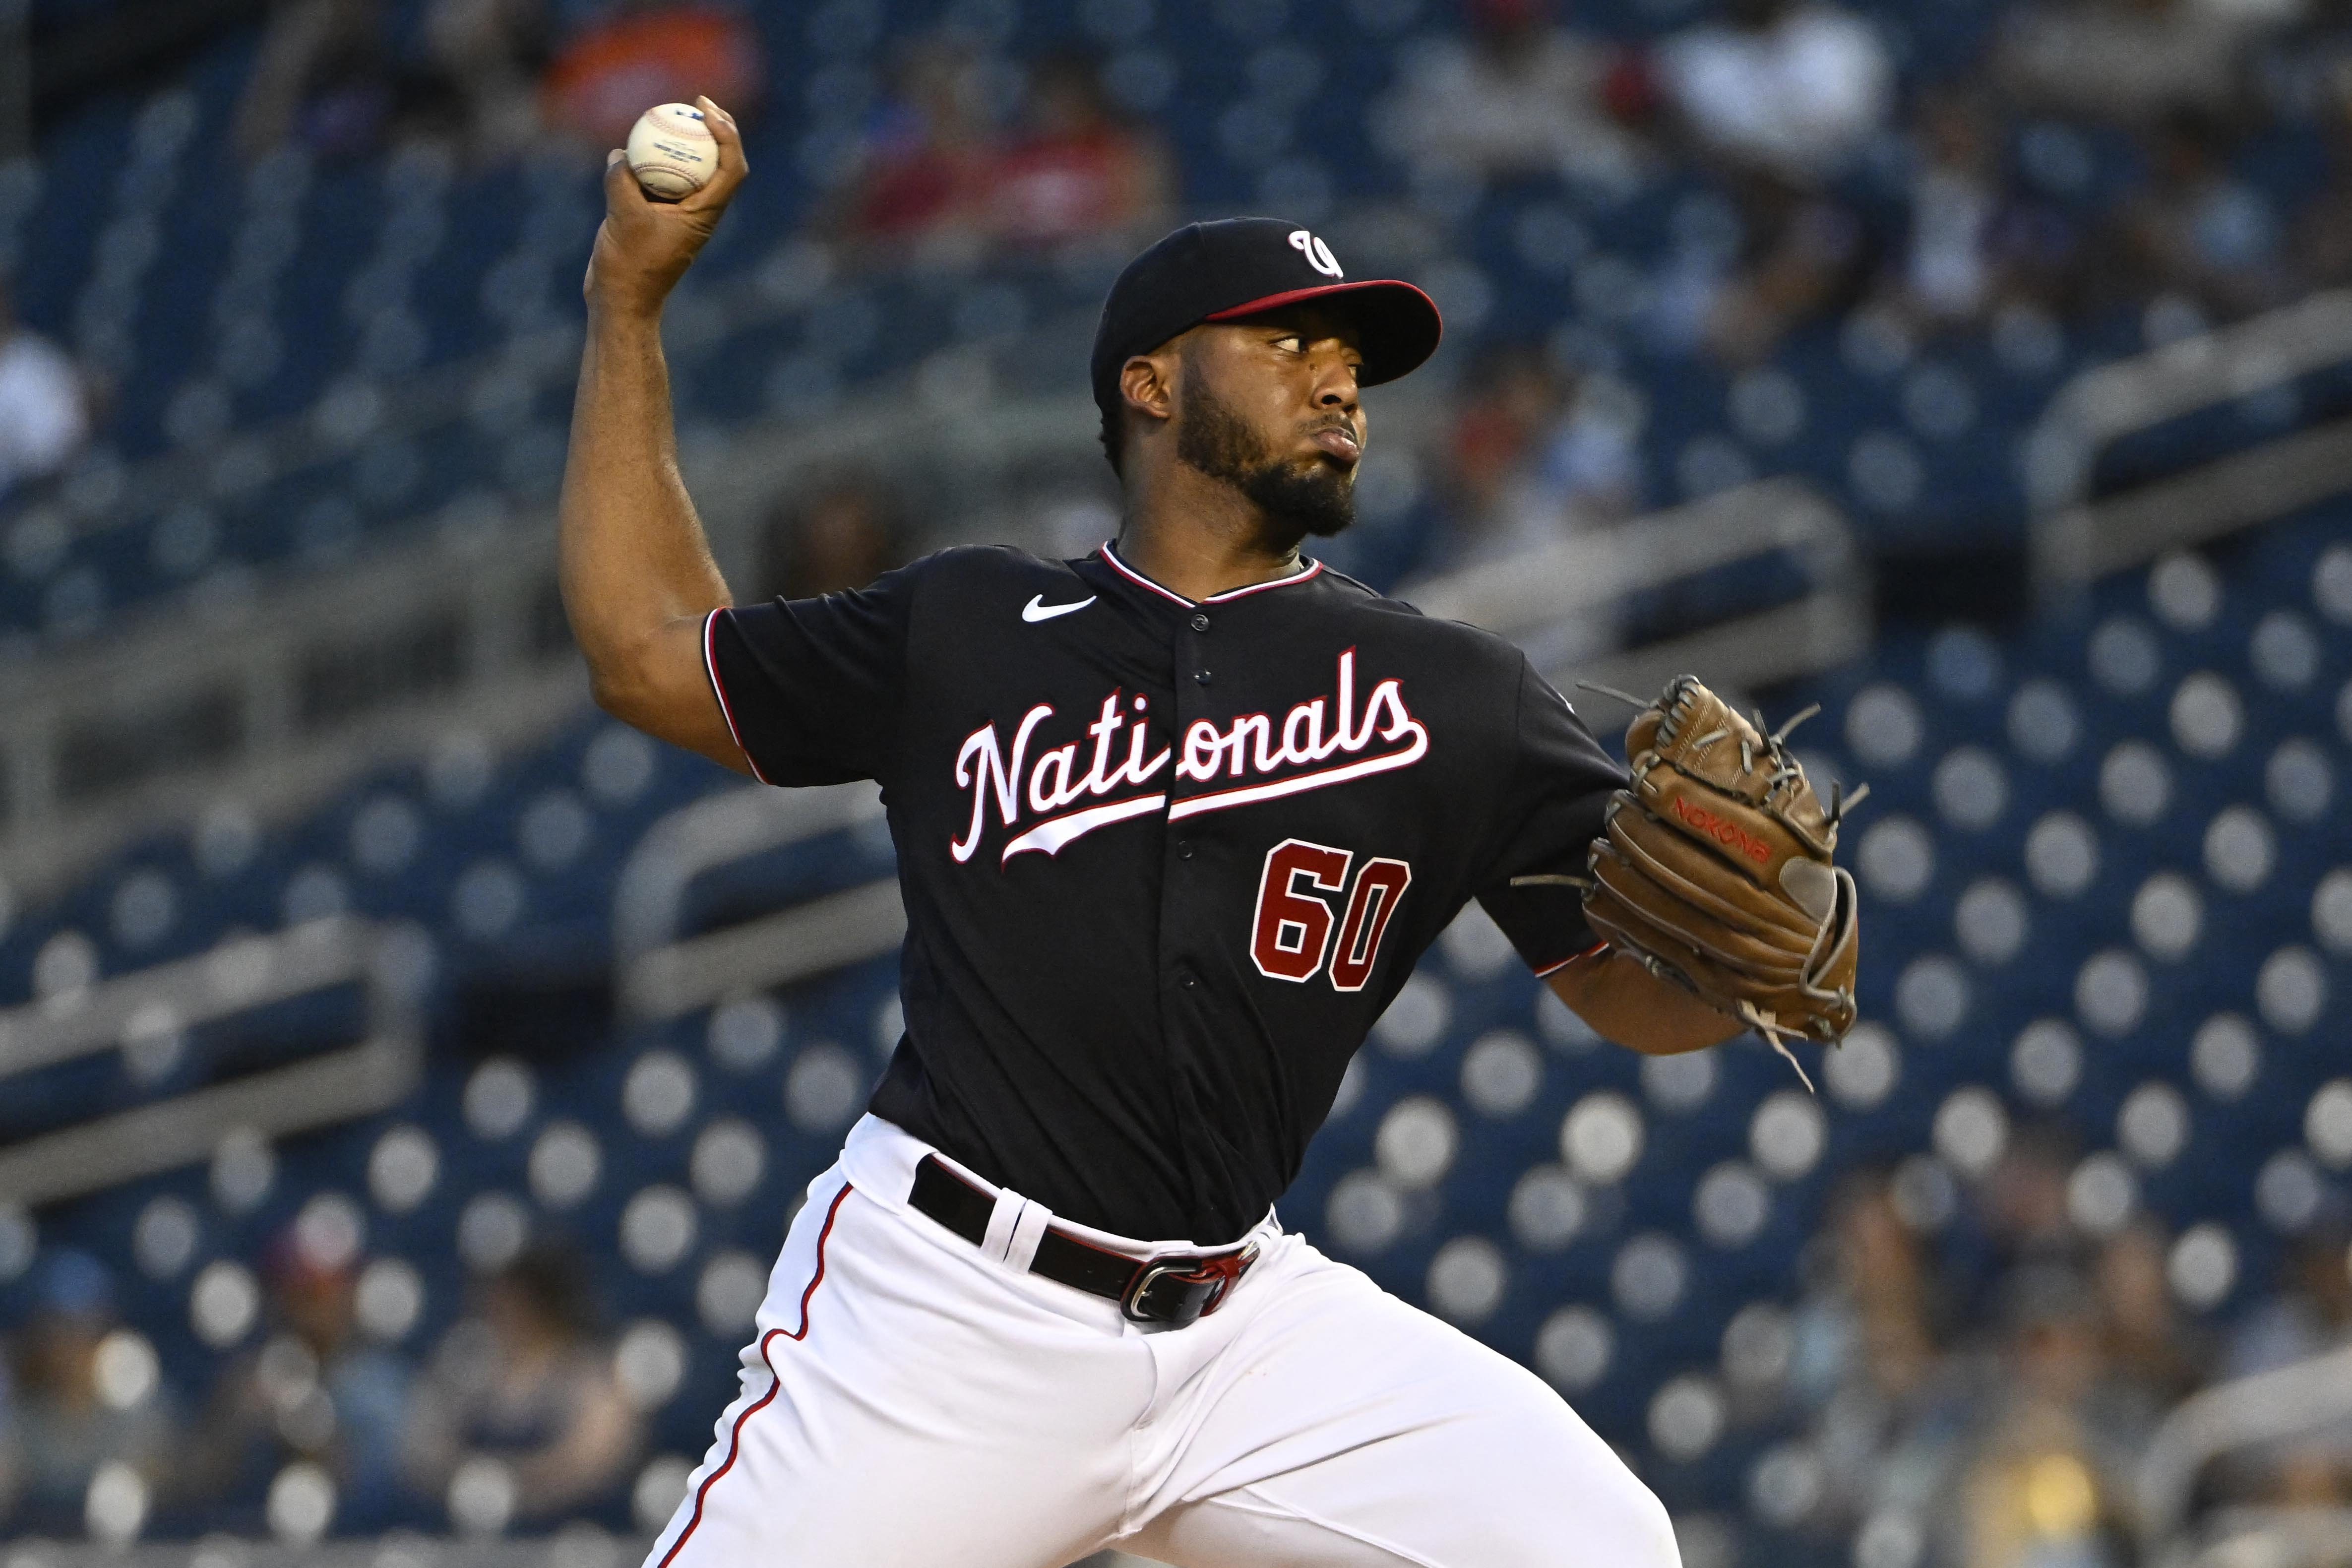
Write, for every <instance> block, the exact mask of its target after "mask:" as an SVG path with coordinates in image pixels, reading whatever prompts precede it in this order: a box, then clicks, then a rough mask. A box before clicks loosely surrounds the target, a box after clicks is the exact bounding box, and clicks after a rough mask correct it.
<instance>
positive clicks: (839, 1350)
mask: <svg viewBox="0 0 2352 1568" xmlns="http://www.w3.org/2000/svg"><path fill="white" fill-rule="evenodd" d="M896 1208H898V1205H895V1204H890V1205H886V1204H885V1203H884V1202H882V1201H878V1200H875V1199H869V1198H867V1197H866V1194H864V1193H862V1192H860V1191H859V1190H858V1189H856V1187H854V1186H852V1185H851V1184H850V1182H849V1180H848V1179H847V1177H846V1175H845V1173H843V1171H842V1170H841V1169H840V1168H838V1167H836V1169H835V1170H834V1171H831V1172H828V1173H826V1174H825V1175H824V1176H822V1177H819V1178H818V1179H817V1181H816V1182H815V1183H814V1184H812V1185H811V1187H810V1192H809V1202H808V1204H807V1205H806V1206H805V1207H804V1208H803V1210H802V1211H801V1214H800V1215H799V1217H798V1218H797V1219H795V1220H794V1221H793V1227H792V1231H791V1233H790V1235H789V1236H788V1237H787V1238H786V1240H785V1243H784V1247H783V1251H782V1256H781V1257H780V1258H778V1259H777V1263H776V1268H775V1271H774V1273H773V1274H772V1276H771V1277H770V1280H769V1288H768V1297H767V1300H766V1301H765V1302H764V1303H763V1304H762V1305H761V1310H760V1315H759V1320H758V1337H757V1338H756V1339H755V1340H754V1342H753V1343H752V1344H751V1346H750V1347H749V1348H747V1349H746V1350H745V1352H744V1357H743V1362H744V1369H743V1390H742V1393H741V1394H740V1396H739V1397H738V1398H737V1399H736V1401H735V1402H734V1403H733V1404H732V1405H730V1406H729V1407H728V1409H727V1411H726V1413H725V1414H724V1415H721V1416H720V1417H719V1424H718V1429H717V1436H716V1440H715V1441H714V1442H713V1444H712V1445H711V1448H710V1451H709V1456H708V1457H707V1458H705V1459H704V1461H703V1463H702V1465H701V1467H700V1468H698V1469H697V1470H696V1471H695V1473H694V1476H693V1478H692V1479H691V1481H690V1482H689V1484H688V1489H687V1496H686V1500H685V1501H684V1502H683V1503H681V1504H680V1505H679V1508H678V1510H677V1514H676V1515H675V1516H673V1518H672V1519H671V1521H670V1522H669V1525H668V1526H667V1528H666V1529H665V1530H664V1531H662V1534H661V1536H660V1538H659V1540H657V1541H656V1542H655V1545H654V1549H653V1552H652V1553H651V1555H650V1556H649V1557H648V1558H647V1559H646V1563H647V1568H754V1565H756V1568H781V1565H782V1564H787V1563H789V1564H791V1568H939V1565H940V1564H941V1563H955V1564H957V1565H958V1568H1061V1565H1062V1564H1064V1563H1069V1562H1072V1561H1074V1560H1076V1559H1077V1558H1080V1557H1083V1556H1085V1555H1086V1554H1087V1553H1088V1552H1092V1551H1094V1550H1095V1549H1096V1548H1097V1547H1098V1546H1100V1545H1101V1544H1102V1543H1103V1542H1106V1541H1107V1540H1108V1539H1109V1537H1110V1536H1111V1535H1112V1534H1113V1533H1114V1532H1115V1531H1117V1530H1118V1528H1119V1527H1120V1524H1121V1522H1122V1521H1123V1520H1124V1519H1125V1518H1126V1517H1127V1516H1128V1513H1129V1508H1130V1506H1131V1504H1132V1501H1133V1487H1132V1477H1133V1474H1134V1469H1133V1462H1134V1456H1133V1454H1132V1452H1131V1449H1130V1446H1129V1430H1130V1427H1131V1426H1132V1424H1133V1422H1134V1420H1135V1419H1136V1417H1137V1415H1139V1413H1140V1412H1141V1411H1142V1410H1143V1409H1144V1408H1145V1406H1146V1405H1148V1404H1149V1402H1150V1396H1151V1393H1152V1389H1153V1386H1154V1382H1155V1372H1154V1369H1153V1366H1152V1363H1151V1358H1150V1352H1149V1351H1148V1350H1147V1349H1146V1348H1145V1344H1144V1342H1143V1340H1142V1338H1141V1336H1139V1335H1135V1334H1133V1333H1130V1332H1128V1331H1125V1330H1124V1326H1123V1325H1122V1324H1120V1323H1119V1321H1118V1308H1117V1307H1116V1306H1115V1305H1114V1304H1112V1303H1110V1302H1107V1301H1097V1300H1094V1299H1093V1298H1091V1297H1087V1296H1084V1295H1081V1294H1079V1293H1078V1292H1076V1291H1071V1290H1066V1289H1063V1288H1062V1287H1060V1286H1056V1285H1053V1284H1050V1283H1048V1282H1046V1281H1044V1280H1039V1279H1034V1278H1031V1277H1026V1276H1016V1275H1015V1274H1013V1272H1012V1271H1011V1270H1010V1269H1008V1268H1006V1267H1005V1266H1004V1265H1003V1264H1001V1263H991V1262H989V1261H988V1260H986V1259H984V1258H982V1256H981V1254H980V1252H979V1250H978V1249H977V1248H975V1247H971V1246H970V1245H969V1244H968V1243H966V1242H963V1241H961V1240H960V1239H957V1238H956V1237H952V1236H950V1234H949V1233H948V1232H946V1231H944V1230H942V1229H940V1227H939V1226H935V1225H933V1224H932V1223H931V1222H930V1221H929V1220H927V1219H924V1218H922V1217H921V1216H919V1215H911V1214H908V1213H904V1212H893V1211H894V1209H896Z"/></svg>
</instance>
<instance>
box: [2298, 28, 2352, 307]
mask: <svg viewBox="0 0 2352 1568" xmlns="http://www.w3.org/2000/svg"><path fill="white" fill-rule="evenodd" d="M2346 9H2347V10H2352V5H2347V7H2346ZM2346 34H2347V37H2345V38H2344V39H2343V40H2342V42H2341V44H2340V46H2339V48H2338V49H2337V50H2336V51H2335V52H2332V53H2331V54H2330V55H2329V56H2328V58H2327V66H2326V71H2325V73H2324V74H2323V75H2322V77H2321V79H2320V89H2321V90H2320V91H2319V93H2318V95H2317V97H2318V101H2317V103H2316V104H2315V110H2316V118H2317V119H2318V121H2319V128H2320V132H2321V133H2322V135H2323V136H2324V137H2325V138H2326V145H2327V163H2328V169H2327V180H2326V184H2324V185H2322V186H2321V187H2320V189H2319V192H2318V194H2317V195H2314V196H2313V197H2312V198H2311V199H2310V200H2309V201H2308V202H2306V203H2305V205H2304V209H2303V216H2302V217H2301V218H2300V220H2299V221H2298V222H2297V223H2296V226H2295V230H2294V268H2295V272H2296V275H2297V279H2298V281H2299V282H2300V284H2301V285H2302V286H2303V287H2305V288H2315V289H2330V288H2337V287H2341V286H2342V285H2344V284H2347V283H2352V23H2347V27H2346Z"/></svg>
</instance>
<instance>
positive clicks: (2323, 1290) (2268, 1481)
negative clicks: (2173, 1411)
mask: <svg viewBox="0 0 2352 1568" xmlns="http://www.w3.org/2000/svg"><path fill="white" fill-rule="evenodd" d="M2347 1242H2352V1236H2348V1235H2347V1232H2346V1231H2345V1229H2344V1228H2343V1226H2337V1225H2331V1226H2322V1227H2321V1228H2319V1229H2317V1230H2315V1231H2313V1232H2311V1233H2310V1234H2309V1235H2306V1236H2305V1237H2302V1238H2301V1239H2300V1240H2298V1241H2297V1242H2296V1244H2295V1246H2294V1250H2293V1251H2292V1252H2290V1253H2289V1254H2288V1256H2287V1259H2286V1266H2285V1268H2284V1269H2283V1270H2282V1271H2281V1272H2282V1274H2283V1278H2282V1279H2281V1280H2280V1282H2279V1283H2280V1289H2279V1293H2278V1294H2277V1295H2276V1296H2273V1298H2272V1299H2271V1300H2268V1301H2265V1302H2263V1304H2262V1305H2261V1306H2259V1307H2257V1308H2256V1309H2254V1310H2253V1311H2252V1312H2251V1313H2249V1314H2248V1315H2247V1317H2246V1319H2245V1321H2243V1322H2242V1323H2241V1324H2239V1326H2238V1328H2237V1331H2236V1332H2235V1333H2233V1334H2232V1335H2231V1340H2230V1344H2229V1348H2228V1352H2227V1353H2226V1356H2225V1358H2224V1362H2223V1365H2222V1369H2221V1370H2222V1373H2223V1375H2224V1376H2227V1377H2249V1376H2252V1374H2254V1373H2262V1372H2273V1371H2276V1370H2277V1369H2279V1368H2280V1367H2286V1366H2294V1365H2295V1364H2297V1363H2301V1362H2305V1361H2309V1360H2310V1359H2311V1358H2312V1357H2314V1356H2317V1355H2325V1354H2326V1353H2327V1352H2330V1351H2336V1350H2341V1349H2343V1348H2345V1347H2346V1346H2347V1345H2352V1252H2347ZM2237 1468H2239V1469H2240V1470H2242V1471H2246V1472H2250V1474H2247V1475H2246V1476H2245V1477H2244V1479H2245V1481H2246V1483H2247V1484H2248V1489H2250V1490H2252V1491H2253V1492H2254V1493H2255V1494H2256V1495H2257V1496H2258V1497H2261V1498H2263V1499H2265V1500H2273V1501H2278V1502H2286V1503H2300V1504H2324V1505H2341V1504H2345V1503H2347V1502H2352V1421H2338V1422H2336V1423H2334V1424H2333V1425H2331V1426H2325V1427H2322V1428H2321V1429H2319V1430H2318V1431H2316V1432H2312V1433H2307V1434H2305V1435H2304V1436H2299V1437H2293V1438H2288V1439H2285V1440H2283V1441H2280V1442H2277V1443H2273V1444H2267V1445H2264V1446H2263V1447H2261V1448H2259V1449H2257V1450H2255V1451H2253V1452H2252V1453H2250V1454H2248V1455H2245V1456H2243V1457H2242V1463H2241V1464H2240V1465H2239V1466H2238V1467H2237Z"/></svg>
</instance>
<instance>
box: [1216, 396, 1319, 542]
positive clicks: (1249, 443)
mask: <svg viewBox="0 0 2352 1568" xmlns="http://www.w3.org/2000/svg"><path fill="white" fill-rule="evenodd" d="M1176 460H1177V461H1178V462H1181V463H1183V464H1185V465H1187V466H1189V467H1191V468H1198V469H1199V470H1200V471H1201V472H1202V473H1204V474H1206V475H1208V476H1209V477H1210V478H1211V479H1223V480H1224V481H1225V482H1226V483H1227V484H1229V485H1231V486H1233V487H1234V489H1237V490H1239V491H1241V492H1242V494H1244V496H1247V497H1248V498H1249V499H1250V500H1252V501H1254V502H1255V503H1256V504H1257V507H1258V509H1259V510H1262V511H1264V512H1265V514H1266V516H1267V517H1268V518H1269V519H1271V520H1273V521H1275V522H1276V523H1277V524H1279V525H1281V526H1282V527H1284V528H1286V529H1296V530H1297V532H1298V536H1299V537H1301V538H1304V537H1306V536H1307V535H1308V534H1313V535H1314V536H1315V537H1317V538H1318V539H1328V538H1330V537H1331V536H1332V535H1333V534H1335V533H1339V532H1341V531H1345V530H1346V529H1347V528H1348V527H1349V525H1350V524H1352V523H1353V522H1354V521H1356V475H1355V470H1354V469H1353V468H1339V467H1338V466H1337V465H1334V464H1331V463H1327V462H1324V461H1322V460H1321V459H1320V458H1308V459H1307V460H1306V461H1303V462H1295V461H1286V460H1285V459H1284V458H1282V457H1281V456H1280V455H1279V454H1278V453H1275V452H1271V451H1268V450H1267V449H1266V447H1265V443H1264V442H1262V441H1260V440H1258V438H1257V436H1256V433H1255V431H1253V430H1252V429H1251V428H1250V427H1249V425H1248V423H1247V422H1246V421H1245V420H1244V419H1243V418H1242V416H1241V415H1240V413H1239V412H1238V411H1237V410H1235V409H1234V405H1232V404H1230V403H1227V402H1225V401H1224V400H1223V398H1221V397H1219V396H1218V395H1216V394H1215V393H1213V392H1212V391H1210V390H1209V389H1208V388H1207V387H1205V386H1202V385H1201V384H1199V383H1197V382H1195V383H1194V384H1192V385H1190V386H1187V387H1186V388H1185V389H1184V405H1183V413H1182V414H1181V416H1179V417H1178V419H1177V422H1176Z"/></svg>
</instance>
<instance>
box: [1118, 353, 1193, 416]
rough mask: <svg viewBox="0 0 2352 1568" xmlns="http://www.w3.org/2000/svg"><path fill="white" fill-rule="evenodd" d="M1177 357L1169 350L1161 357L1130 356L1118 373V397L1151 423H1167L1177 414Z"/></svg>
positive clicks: (1161, 354) (1149, 355) (1155, 354)
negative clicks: (1152, 420)
mask: <svg viewBox="0 0 2352 1568" xmlns="http://www.w3.org/2000/svg"><path fill="white" fill-rule="evenodd" d="M1177 357H1178V356H1177V355H1176V354H1175V353H1172V352H1171V351H1169V350H1166V349H1163V350H1161V351H1160V352H1159V353H1148V354H1134V355H1130V356H1129V359H1128V362H1127V363H1125V364H1123V365H1121V366H1119V369H1118V390H1119V395H1120V396H1121V397H1123V398H1125V399H1126V400H1127V405H1128V406H1129V408H1133V409H1136V410H1138V411H1139V412H1140V413H1142V414H1143V415H1145V416H1148V417H1150V418H1152V419H1167V418H1169V417H1171V416H1173V415H1174V414H1175V412H1176V363H1177Z"/></svg>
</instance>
